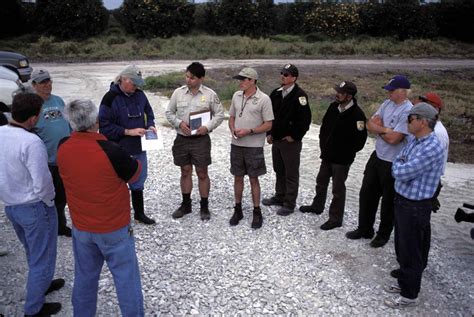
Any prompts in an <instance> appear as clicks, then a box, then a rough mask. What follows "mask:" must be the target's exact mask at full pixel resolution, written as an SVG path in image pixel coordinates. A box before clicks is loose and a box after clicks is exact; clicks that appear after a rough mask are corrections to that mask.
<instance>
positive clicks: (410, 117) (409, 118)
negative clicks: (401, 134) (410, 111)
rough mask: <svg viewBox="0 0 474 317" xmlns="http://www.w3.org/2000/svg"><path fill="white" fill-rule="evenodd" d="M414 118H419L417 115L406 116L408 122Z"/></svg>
mask: <svg viewBox="0 0 474 317" xmlns="http://www.w3.org/2000/svg"><path fill="white" fill-rule="evenodd" d="M415 119H416V120H420V117H419V116H418V115H409V116H408V123H411V122H412V121H413V120H415Z"/></svg>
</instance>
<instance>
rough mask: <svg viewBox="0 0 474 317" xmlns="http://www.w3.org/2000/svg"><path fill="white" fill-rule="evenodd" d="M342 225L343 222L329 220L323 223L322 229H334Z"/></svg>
mask: <svg viewBox="0 0 474 317" xmlns="http://www.w3.org/2000/svg"><path fill="white" fill-rule="evenodd" d="M339 227H342V224H341V223H339V222H335V221H331V220H328V221H326V222H325V223H323V224H322V225H321V227H320V228H321V230H332V229H334V228H339Z"/></svg>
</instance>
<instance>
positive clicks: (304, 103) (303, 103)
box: [298, 96, 308, 106]
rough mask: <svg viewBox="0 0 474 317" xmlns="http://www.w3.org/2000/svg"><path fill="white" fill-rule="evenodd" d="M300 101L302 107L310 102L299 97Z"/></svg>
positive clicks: (303, 97)
mask: <svg viewBox="0 0 474 317" xmlns="http://www.w3.org/2000/svg"><path fill="white" fill-rule="evenodd" d="M298 101H299V102H300V105H302V106H306V105H307V104H308V100H307V99H306V97H305V96H301V97H299V98H298Z"/></svg>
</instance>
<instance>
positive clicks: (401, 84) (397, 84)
mask: <svg viewBox="0 0 474 317" xmlns="http://www.w3.org/2000/svg"><path fill="white" fill-rule="evenodd" d="M410 86H411V84H410V82H409V81H408V78H406V77H405V76H403V75H397V76H394V77H393V78H392V79H390V80H389V81H388V83H387V84H386V85H385V86H382V88H383V89H385V90H389V91H391V90H396V89H400V88H402V89H410Z"/></svg>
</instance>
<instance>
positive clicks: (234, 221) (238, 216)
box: [229, 204, 244, 226]
mask: <svg viewBox="0 0 474 317" xmlns="http://www.w3.org/2000/svg"><path fill="white" fill-rule="evenodd" d="M243 217H244V215H243V214H242V205H241V204H236V205H235V206H234V214H233V215H232V217H231V218H230V220H229V224H230V225H231V226H237V225H238V224H239V221H240V220H242V218H243Z"/></svg>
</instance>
